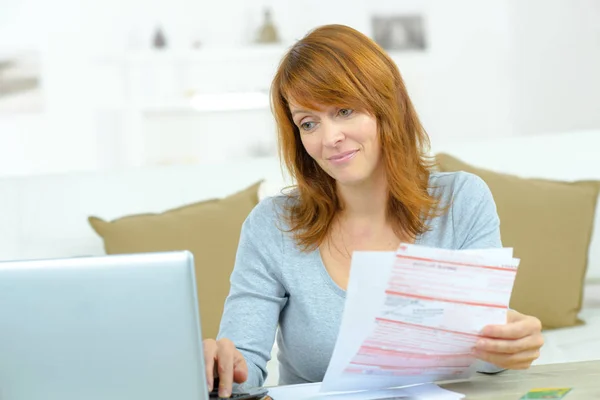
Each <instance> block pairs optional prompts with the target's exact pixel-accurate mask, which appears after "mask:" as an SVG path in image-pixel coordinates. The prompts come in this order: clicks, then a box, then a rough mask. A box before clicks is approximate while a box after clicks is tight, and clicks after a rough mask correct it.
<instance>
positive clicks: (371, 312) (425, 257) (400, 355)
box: [320, 244, 519, 393]
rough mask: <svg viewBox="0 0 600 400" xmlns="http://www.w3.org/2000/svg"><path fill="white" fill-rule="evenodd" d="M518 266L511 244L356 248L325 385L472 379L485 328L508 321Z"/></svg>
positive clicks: (328, 388) (372, 386) (343, 387)
mask: <svg viewBox="0 0 600 400" xmlns="http://www.w3.org/2000/svg"><path fill="white" fill-rule="evenodd" d="M518 265H519V260H518V259H515V258H513V256H512V249H508V248H504V249H489V250H445V249H437V248H428V247H424V246H418V245H404V244H403V245H401V246H400V248H399V250H398V251H397V252H395V253H394V252H355V253H354V254H353V259H352V266H351V273H350V280H349V282H348V289H347V293H346V295H347V297H346V305H345V308H344V314H343V316H342V323H341V326H340V332H339V335H338V339H337V342H336V346H335V349H334V352H333V355H332V358H331V361H330V364H329V367H328V370H327V372H326V374H325V378H324V380H323V382H322V383H321V385H320V392H321V393H326V392H338V393H339V392H343V391H364V390H382V389H388V388H394V387H400V386H407V385H417V384H424V383H431V382H436V381H446V380H455V379H465V378H468V377H469V376H470V375H471V374H473V373H474V372H475V370H476V367H477V364H478V362H477V360H476V359H475V357H474V356H473V354H472V349H473V347H474V346H475V343H476V341H477V340H478V338H479V333H480V331H481V329H482V328H483V327H484V326H486V325H489V324H503V323H505V322H506V314H507V311H508V305H509V301H510V295H511V291H512V287H513V284H514V280H515V277H516V272H517V268H518Z"/></svg>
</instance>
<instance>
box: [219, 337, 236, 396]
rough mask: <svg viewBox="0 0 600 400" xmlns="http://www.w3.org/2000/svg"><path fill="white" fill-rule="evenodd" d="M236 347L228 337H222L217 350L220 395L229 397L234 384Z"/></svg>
mask: <svg viewBox="0 0 600 400" xmlns="http://www.w3.org/2000/svg"><path fill="white" fill-rule="evenodd" d="M234 350H235V347H234V346H233V343H232V342H231V341H230V340H228V339H221V340H220V341H219V344H218V350H217V373H218V374H219V397H229V396H230V395H231V389H232V386H233V358H234Z"/></svg>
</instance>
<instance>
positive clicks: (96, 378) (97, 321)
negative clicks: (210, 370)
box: [0, 251, 266, 400]
mask: <svg viewBox="0 0 600 400" xmlns="http://www.w3.org/2000/svg"><path fill="white" fill-rule="evenodd" d="M195 282H196V280H195V276H194V260H193V256H192V254H191V253H190V252H187V251H180V252H165V253H149V254H128V255H109V256H100V257H80V258H79V257H77V258H69V259H54V260H30V261H12V262H0V399H2V400H37V399H44V400H83V399H85V400H96V399H98V400H99V399H103V400H106V399H111V400H119V399H127V400H137V399H139V400H142V399H143V400H155V399H156V400H158V399H161V400H165V399H177V400H187V399H190V400H192V399H193V400H208V399H209V398H215V397H217V396H216V394H215V393H214V392H213V393H212V394H211V393H209V392H208V387H207V385H206V378H205V376H206V375H205V368H204V358H203V352H202V335H201V321H200V317H199V311H198V298H197V294H196V284H195ZM265 393H266V390H261V391H259V392H256V393H252V394H249V395H242V394H238V395H237V397H238V398H261V397H262V395H264V394H265Z"/></svg>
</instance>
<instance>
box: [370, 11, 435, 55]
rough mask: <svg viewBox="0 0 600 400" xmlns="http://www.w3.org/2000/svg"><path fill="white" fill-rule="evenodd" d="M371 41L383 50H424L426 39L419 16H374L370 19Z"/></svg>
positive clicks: (421, 19)
mask: <svg viewBox="0 0 600 400" xmlns="http://www.w3.org/2000/svg"><path fill="white" fill-rule="evenodd" d="M371 24H372V29H373V39H374V40H375V41H376V42H377V43H378V44H379V45H380V46H381V47H383V48H384V49H385V50H391V51H407V50H418V51H419V50H420V51H422V50H425V49H426V47H427V40H426V39H427V38H426V34H425V27H424V23H423V17H422V16H421V15H389V16H388V15H376V16H373V17H372V19H371Z"/></svg>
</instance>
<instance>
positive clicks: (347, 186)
mask: <svg viewBox="0 0 600 400" xmlns="http://www.w3.org/2000/svg"><path fill="white" fill-rule="evenodd" d="M271 89H272V103H273V109H274V114H275V118H276V122H277V126H278V131H279V142H280V153H281V156H282V159H283V160H284V161H285V163H286V166H287V168H288V169H289V171H290V173H291V175H292V177H293V178H295V180H296V182H297V186H296V188H295V190H294V191H292V192H290V193H288V194H285V195H284V194H282V195H280V196H277V197H273V198H269V199H267V200H264V201H262V202H261V203H260V204H259V205H258V206H257V207H256V208H255V209H254V210H253V211H252V212H251V213H250V215H249V216H248V218H247V220H246V221H245V223H244V225H243V227H242V231H241V237H240V242H239V248H238V253H237V257H236V263H235V267H234V271H233V273H232V276H231V291H230V294H229V296H228V298H227V301H226V304H225V309H224V312H223V318H222V321H221V329H220V332H219V336H218V340H217V341H215V340H212V339H207V340H205V342H204V349H205V360H206V367H207V380H208V383H209V387H211V389H212V383H213V368H215V367H216V368H215V370H216V371H218V374H219V378H220V384H219V393H220V395H221V396H223V397H227V396H228V395H229V394H230V393H231V388H232V383H233V382H236V383H242V382H246V383H247V384H249V385H251V386H259V385H262V384H263V382H264V379H265V378H266V363H267V361H268V360H269V358H270V352H271V348H272V345H273V341H274V340H275V333H276V331H277V327H278V325H279V333H278V336H277V341H278V346H279V351H280V352H279V356H278V359H279V363H280V383H281V384H293V383H303V382H311V381H313V382H314V381H321V380H322V379H323V376H324V374H325V371H326V369H327V365H328V363H329V359H330V358H331V354H332V352H333V348H334V344H335V341H336V336H337V333H338V331H339V325H340V322H341V315H342V310H343V306H344V296H345V288H346V285H347V283H348V278H349V273H350V260H351V255H352V252H353V251H355V250H377V251H395V250H396V249H397V248H398V246H399V244H400V243H401V242H404V243H417V244H421V245H425V246H432V247H444V248H452V249H468V248H473V249H474V248H492V247H501V246H502V244H501V241H500V231H499V221H498V215H497V213H496V207H495V204H494V201H493V199H492V196H491V193H490V191H489V189H488V188H487V186H486V185H485V183H484V182H483V181H482V180H481V179H480V178H478V177H476V176H474V175H470V174H467V173H445V174H440V173H433V172H430V169H431V165H429V164H428V163H427V159H426V157H425V156H424V154H425V152H426V146H427V145H428V139H427V136H426V134H425V132H424V129H423V128H422V126H421V124H420V122H419V119H418V118H417V114H416V112H415V110H414V108H413V106H412V104H411V101H410V99H409V97H408V94H407V92H406V88H405V86H404V83H403V81H402V78H401V76H400V74H399V72H398V70H397V68H396V66H395V64H394V62H393V61H392V60H391V59H390V58H389V57H388V56H387V55H386V54H385V52H384V51H382V50H381V49H380V47H379V46H377V45H376V44H375V43H374V42H373V41H372V40H370V39H369V38H368V37H366V36H364V35H362V34H361V33H359V32H357V31H355V30H353V29H351V28H348V27H345V26H340V25H329V26H324V27H321V28H318V29H316V30H314V31H312V32H311V33H309V34H308V35H307V36H306V37H304V38H303V39H302V40H300V41H299V42H298V43H296V44H295V45H294V46H293V47H292V48H291V49H290V51H289V52H288V53H287V55H286V56H285V57H284V58H283V60H282V63H281V65H280V67H279V69H278V71H277V73H276V76H275V78H274V81H273V84H272V88H271ZM374 273H376V266H374ZM483 335H484V336H486V338H485V340H482V341H481V343H480V344H479V345H478V347H477V349H476V354H477V357H478V358H479V359H480V360H482V361H484V362H487V363H488V364H483V365H482V368H481V370H482V371H486V372H496V371H499V370H502V369H507V368H512V369H523V368H528V367H529V366H530V364H531V362H532V361H533V360H535V359H536V358H537V357H538V356H539V349H540V347H541V346H542V342H543V340H542V336H541V333H540V322H539V320H537V319H536V318H533V317H529V316H525V315H522V314H519V313H518V312H515V311H510V312H509V314H508V321H507V323H506V324H505V325H500V326H489V327H487V328H486V329H485V330H484V332H483Z"/></svg>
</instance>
